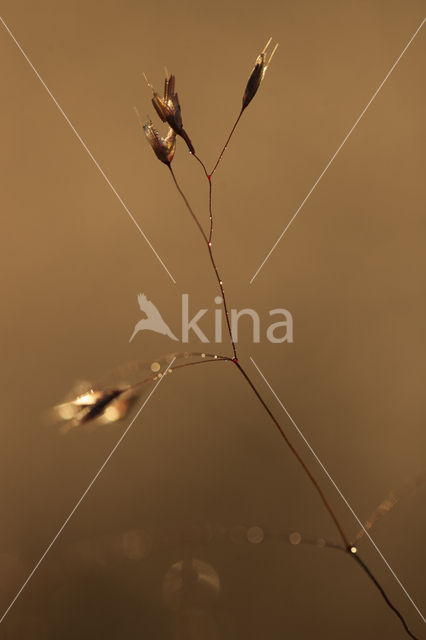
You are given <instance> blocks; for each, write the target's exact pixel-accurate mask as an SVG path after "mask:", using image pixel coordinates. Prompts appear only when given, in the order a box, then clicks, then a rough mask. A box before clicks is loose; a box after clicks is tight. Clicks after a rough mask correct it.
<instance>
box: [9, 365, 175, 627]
mask: <svg viewBox="0 0 426 640" xmlns="http://www.w3.org/2000/svg"><path fill="white" fill-rule="evenodd" d="M175 360H176V358H173V360H172V361H171V362H170V364H169V365H168V367H167V369H166V370H165V371H164V373H163V375H162V376H161V378H160V379H159V380H158V382H157V383H156V385H155V387H154V388H153V389H152V390H151V392H150V393H149V395H148V397H147V398H146V400H145V401H144V403H143V404H142V406H141V407H140V409H139V410H138V412H137V413H136V415H135V416H134V418H133V419H132V421H131V422H130V424H129V425H128V427H127V428H126V430H125V431H124V432H123V434H122V435H121V436H120V438H119V439H118V441H117V442H116V444H115V445H114V447H113V448H112V449H111V451H110V453H109V454H108V456H107V457H106V459H105V461H104V462H103V464H102V465H101V467H100V468H99V470H98V471H97V473H96V474H95V476H94V477H93V479H92V481H91V482H90V484H89V486H88V487H87V489H86V490H85V491H84V493H83V494H82V496H81V497H80V498H79V500H78V501H77V502H76V504H75V506H74V508H73V509H72V511H71V513H70V514H69V516H68V517H67V518H66V519H65V521H64V522H63V524H62V526H61V527H60V529H59V531H58V532H57V533H56V535H55V537H54V538H53V539H52V541H51V542H50V544H49V545H48V546H47V547H46V549H45V551H44V553H43V555H42V556H41V558H40V560H39V561H38V562H37V564H36V565H35V567H34V568H33V570H32V571H31V573H30V574H29V576H28V577H27V579H26V580H25V582H24V584H23V585H22V587H21V588H20V589H19V591H18V593H17V594H16V596H15V597H14V598H13V600H12V602H11V603H10V605H9V606H8V608H7V609H6V611H5V612H4V613H3V615H2V617H1V618H0V624H1V623H2V622H3V620H4V619H5V617H6V616H7V614H8V613H9V611H10V610H11V608H12V607H13V605H14V604H15V602H16V601H17V599H18V598H19V596H20V595H21V593H22V592H23V590H24V589H25V587H26V586H27V584H28V583H29V581H30V580H31V578H32V577H33V575H34V574H35V572H36V571H37V569H38V568H39V566H40V565H41V563H42V562H43V560H44V559H45V557H46V556H47V554H48V553H49V551H50V549H51V548H52V547H53V545H54V544H55V542H56V540H57V539H58V538H59V536H60V535H61V533H62V531H63V530H64V529H65V527H66V526H67V524H68V522H69V521H70V520H71V518H72V516H73V515H74V513H75V512H76V511H77V509H78V508H79V506H80V504H81V503H82V502H83V500H84V498H85V497H86V496H87V494H88V493H89V491H90V489H91V488H92V487H93V485H94V484H95V482H96V480H97V479H98V478H99V476H100V475H101V473H102V471H103V470H104V468H105V467H106V465H107V464H108V462H109V461H110V459H111V458H112V456H113V454H114V453H115V451H116V450H117V448H118V447H119V445H120V444H121V442H122V441H123V440H124V438H125V437H126V435H127V433H128V432H129V430H130V428H131V426H132V425H133V423H134V422H135V420H136V419H137V418H138V416H139V414H140V413H141V411H142V409H143V408H144V407H145V406H146V404H147V403H148V401H149V399H150V398H151V396H152V394H153V393H154V391H155V390H156V389H157V387H158V386H159V385H160V383H161V382H162V380H164V378H165V376H166V374H167V373H168V371H169V369H170V367H171V366H172V364H173V362H174V361H175Z"/></svg>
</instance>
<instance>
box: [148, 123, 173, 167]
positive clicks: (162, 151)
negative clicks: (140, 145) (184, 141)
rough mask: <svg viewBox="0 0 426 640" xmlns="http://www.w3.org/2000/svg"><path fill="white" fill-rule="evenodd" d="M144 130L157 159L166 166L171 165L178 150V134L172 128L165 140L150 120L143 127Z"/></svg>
mask: <svg viewBox="0 0 426 640" xmlns="http://www.w3.org/2000/svg"><path fill="white" fill-rule="evenodd" d="M143 130H144V133H145V135H146V138H147V140H148V142H149V144H150V145H151V147H152V148H153V150H154V152H155V155H156V156H157V158H158V159H159V160H161V162H164V164H167V165H170V163H171V161H172V160H173V156H174V155H175V149H176V133H175V132H174V131H173V129H172V128H170V129H169V132H168V134H167V135H166V137H165V138H163V137H162V136H160V134H159V133H158V131H157V129H155V128H154V125H153V124H152V122H151V120H148V121H147V122H146V123H145V124H144V125H143Z"/></svg>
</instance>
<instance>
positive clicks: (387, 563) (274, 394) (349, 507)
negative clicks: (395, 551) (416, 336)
mask: <svg viewBox="0 0 426 640" xmlns="http://www.w3.org/2000/svg"><path fill="white" fill-rule="evenodd" d="M250 360H251V361H252V363H253V365H254V366H255V367H256V369H257V371H258V373H259V374H260V376H261V377H262V379H263V381H264V382H265V384H266V385H267V387H268V388H269V390H270V392H271V393H272V395H273V396H274V398H275V400H276V401H277V402H278V404H279V405H280V407H281V408H282V409H283V411H284V413H285V414H286V416H287V418H288V419H289V420H290V422H291V424H292V425H293V427H294V428H295V429H296V431H297V433H298V434H299V436H300V437H301V438H302V440H303V441H304V443H305V444H306V446H307V447H308V449H309V451H310V452H311V453H312V455H313V456H314V458H315V460H316V461H317V462H318V464H319V465H320V467H321V469H322V470H323V471H324V473H325V475H326V476H327V478H328V479H329V480H330V482H331V484H332V485H333V487H334V488H335V489H336V491H337V493H338V494H339V496H340V497H341V498H342V500H343V502H344V503H345V505H346V506H347V507H348V509H349V511H350V512H351V513H352V515H353V517H354V518H355V520H356V521H357V522H358V524H359V526H360V527H361V528H362V530H363V531H364V533H365V534H366V536H367V537H368V539H369V540H370V542H371V544H372V545H373V547H374V548H375V549H376V551H377V553H378V554H379V556H380V557H381V559H382V560H383V562H384V563H385V565H386V566H387V568H388V569H389V571H390V572H391V574H392V575H393V577H394V578H395V580H396V581H397V583H398V584H399V586H400V587H401V589H402V590H403V592H404V593H405V595H406V596H407V598H408V599H409V601H410V602H411V604H412V605H413V607H414V608H415V610H416V611H417V613H418V614H419V616H420V617H421V619H422V620H423V622H426V619H425V618H424V616H423V614H422V612H421V611H420V609H419V608H418V606H417V605H416V603H415V602H414V600H413V599H412V597H411V596H410V594H409V593H408V591H407V589H406V588H405V587H404V585H403V584H402V582H401V581H400V579H399V578H398V576H397V575H396V573H395V571H394V570H393V569H392V567H391V566H390V564H389V562H388V561H387V560H386V558H385V557H384V555H383V553H382V552H381V551H380V549H379V547H378V546H377V544H376V543H375V542H374V540H373V538H372V537H371V535H370V534H369V533H368V531H367V529H366V528H365V527H364V525H363V523H362V522H361V520H360V519H359V518H358V516H357V514H356V513H355V511H354V510H353V509H352V507H351V505H350V504H349V502H348V501H347V500H346V498H345V496H344V495H343V493H342V492H341V490H340V489H339V487H338V486H337V484H336V483H335V482H334V480H333V478H332V477H331V475H330V474H329V473H328V471H327V469H326V468H325V466H324V465H323V463H322V462H321V460H320V459H319V457H318V456H317V454H316V453H315V451H314V450H313V448H312V447H311V445H310V444H309V442H308V441H307V439H306V438H305V436H304V435H303V433H302V431H301V430H300V429H299V427H298V426H297V424H296V423H295V421H294V420H293V418H292V416H291V415H290V414H289V412H288V411H287V409H286V408H285V406H284V405H283V403H282V402H281V400H280V399H279V397H278V396H277V394H276V393H275V391H274V390H273V388H272V387H271V385H270V384H269V382H268V380H267V379H266V378H265V376H264V375H263V373H262V372H261V370H260V369H259V367H258V366H257V364H256V363H255V361H254V360H253V358H252V357H251V356H250Z"/></svg>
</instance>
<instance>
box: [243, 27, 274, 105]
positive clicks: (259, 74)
mask: <svg viewBox="0 0 426 640" xmlns="http://www.w3.org/2000/svg"><path fill="white" fill-rule="evenodd" d="M271 40H272V38H269V40H268V42H267V43H266V45H265V47H264V49H263V51H262V52H261V53H260V54H259V55H258V56H257V60H256V64H255V65H254V69H253V71H252V72H251V75H250V78H249V79H248V82H247V86H246V88H245V91H244V96H243V106H242V109H241V111H244V109H245V108H246V107H247V106H248V105H249V104H250V102H251V101H252V100H253V98H254V96H255V95H256V93H257V90H258V89H259V87H260V83H261V82H262V80H263V76H264V75H265V73H266V69H267V68H268V66H269V65H270V63H271V60H272V57H273V55H274V53H275V51H276V50H277V47H278V44H276V45H275V47H274V49H273V51H272V53H271V55H270V56H269V60H268V61H266V50H267V48H268V47H269V45H270V42H271Z"/></svg>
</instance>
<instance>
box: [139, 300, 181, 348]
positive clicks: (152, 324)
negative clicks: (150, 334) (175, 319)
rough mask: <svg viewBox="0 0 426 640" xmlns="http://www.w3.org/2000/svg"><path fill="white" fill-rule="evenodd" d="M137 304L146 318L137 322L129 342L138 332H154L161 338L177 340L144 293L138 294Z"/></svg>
mask: <svg viewBox="0 0 426 640" xmlns="http://www.w3.org/2000/svg"><path fill="white" fill-rule="evenodd" d="M138 303H139V307H140V310H141V311H142V312H143V313H144V314H145V315H146V318H142V320H139V322H138V323H137V324H136V325H135V329H134V331H133V333H132V336H131V338H130V340H129V342H131V341H132V340H133V338H134V337H135V335H136V334H137V333H138V332H139V331H146V330H149V331H155V333H161V334H163V336H169V338H171V339H172V340H176V341H177V340H178V338H176V336H175V334H174V333H173V331H171V329H170V327H169V326H168V325H167V324H166V323H165V322H164V320H163V318H162V317H161V314H160V312H159V311H158V309H157V307H156V306H155V304H154V303H152V302H151V300H148V298H147V297H146V295H145V294H144V293H140V294H139V295H138Z"/></svg>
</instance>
